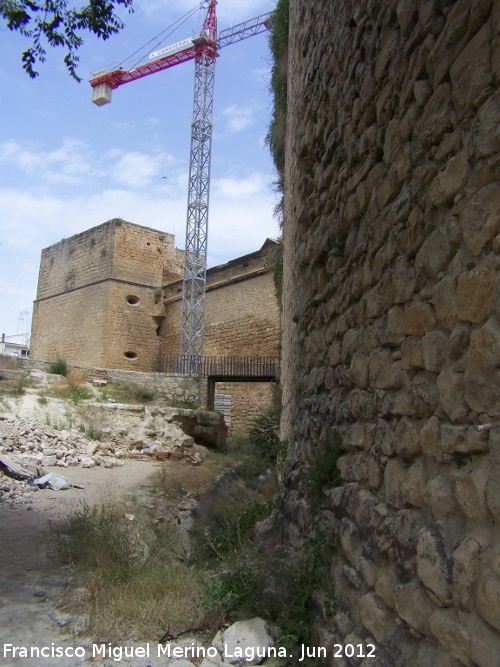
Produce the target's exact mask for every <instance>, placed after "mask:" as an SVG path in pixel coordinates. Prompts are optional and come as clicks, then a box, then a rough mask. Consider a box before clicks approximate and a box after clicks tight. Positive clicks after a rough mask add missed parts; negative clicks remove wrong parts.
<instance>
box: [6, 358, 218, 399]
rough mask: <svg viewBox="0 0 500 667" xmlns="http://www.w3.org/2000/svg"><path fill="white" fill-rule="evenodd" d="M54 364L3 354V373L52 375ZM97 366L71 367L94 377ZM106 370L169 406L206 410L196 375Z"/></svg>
mask: <svg viewBox="0 0 500 667" xmlns="http://www.w3.org/2000/svg"><path fill="white" fill-rule="evenodd" d="M49 367H50V362H47V361H36V360H35V359H31V358H30V357H15V358H13V357H12V356H11V355H6V354H5V355H4V354H0V369H3V368H7V369H11V368H12V369H16V371H19V370H22V371H31V370H33V371H35V370H38V371H44V372H45V373H48V372H49ZM94 369H95V367H94V366H71V367H70V371H71V370H77V371H85V372H86V373H90V372H91V371H93V370H94ZM101 370H106V371H107V374H108V378H109V381H110V382H123V383H126V384H137V385H139V386H141V387H149V388H151V387H153V388H154V389H155V390H156V391H157V393H158V394H159V395H160V396H163V397H164V398H165V401H166V402H167V405H172V406H177V405H178V406H179V407H183V406H182V404H184V403H187V404H192V406H194V405H195V404H196V405H197V406H199V407H200V408H202V409H203V408H205V407H206V396H207V386H206V381H205V380H204V379H203V378H200V377H199V376H195V375H180V374H178V373H143V372H140V371H125V370H118V369H116V368H107V369H105V368H102V369H101Z"/></svg>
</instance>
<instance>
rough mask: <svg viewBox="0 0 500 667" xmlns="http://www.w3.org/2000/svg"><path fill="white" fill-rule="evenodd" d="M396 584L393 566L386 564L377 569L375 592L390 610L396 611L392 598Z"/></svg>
mask: <svg viewBox="0 0 500 667" xmlns="http://www.w3.org/2000/svg"><path fill="white" fill-rule="evenodd" d="M396 582H397V577H396V572H395V569H394V566H393V565H391V564H389V563H388V564H386V565H385V566H384V567H383V568H381V569H380V568H379V573H378V576H377V580H376V582H375V592H376V593H377V595H378V596H379V598H381V599H382V600H383V601H384V602H385V604H386V605H387V606H388V607H390V608H391V609H396V600H395V598H394V589H395V586H396Z"/></svg>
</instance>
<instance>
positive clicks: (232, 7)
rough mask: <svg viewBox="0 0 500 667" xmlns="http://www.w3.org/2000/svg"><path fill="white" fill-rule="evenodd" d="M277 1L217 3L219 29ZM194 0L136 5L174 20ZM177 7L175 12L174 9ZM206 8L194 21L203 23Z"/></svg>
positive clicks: (160, 0)
mask: <svg viewBox="0 0 500 667" xmlns="http://www.w3.org/2000/svg"><path fill="white" fill-rule="evenodd" d="M275 4H276V3H275V2H274V1H273V2H270V0H224V2H219V4H218V5H217V18H218V24H219V30H224V29H225V28H227V27H229V26H231V25H234V24H236V23H241V22H243V21H247V20H248V19H251V18H254V17H255V16H260V14H265V13H267V12H271V11H272V10H273V9H274V7H275ZM193 5H194V3H193V0H177V2H176V3H175V4H174V5H172V0H136V1H135V2H134V7H135V9H136V12H141V13H144V14H145V15H146V16H148V17H158V16H162V15H163V16H165V15H167V16H169V18H170V19H172V16H174V19H173V20H176V19H179V18H180V17H181V16H183V15H184V14H185V13H187V12H189V11H190V10H191V9H193ZM173 8H175V13H174V11H173ZM205 14H206V10H204V11H203V12H196V13H195V15H194V23H196V22H197V21H198V23H200V24H201V22H202V20H203V17H204V16H205Z"/></svg>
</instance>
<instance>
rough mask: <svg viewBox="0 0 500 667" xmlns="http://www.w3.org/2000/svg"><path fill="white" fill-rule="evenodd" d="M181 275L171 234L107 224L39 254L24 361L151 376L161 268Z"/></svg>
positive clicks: (118, 222)
mask: <svg viewBox="0 0 500 667" xmlns="http://www.w3.org/2000/svg"><path fill="white" fill-rule="evenodd" d="M165 266H168V267H169V271H170V274H171V275H173V276H175V277H179V276H181V275H182V271H183V269H182V262H181V260H180V256H179V251H178V250H176V248H175V246H174V237H173V235H171V234H166V233H162V232H160V231H157V230H154V229H149V228H147V227H141V226H139V225H134V224H132V223H129V222H125V221H124V220H119V219H114V220H110V221H108V222H106V223H104V224H102V225H99V226H98V227H93V228H92V229H89V230H87V231H85V232H82V233H81V234H76V235H75V236H72V237H71V238H69V239H64V240H63V241H60V242H59V243H56V244H54V245H52V246H50V247H49V248H45V249H44V250H43V251H42V258H41V263H40V273H39V279H38V290H37V299H36V301H35V305H34V310H33V325H32V338H31V351H30V353H31V355H32V357H33V358H34V359H37V360H42V361H53V360H55V359H56V358H57V357H62V358H63V359H65V360H66V361H67V362H68V363H70V364H73V365H74V364H77V365H78V364H79V365H93V366H105V367H108V368H123V369H126V370H134V371H145V372H147V371H151V370H152V369H153V368H154V364H155V359H156V354H157V352H158V349H159V338H158V337H157V333H156V328H157V322H155V320H154V319H153V316H155V315H158V314H159V308H160V307H159V306H158V305H157V304H156V301H159V296H155V290H158V289H159V288H160V286H161V285H162V281H163V279H164V267H165Z"/></svg>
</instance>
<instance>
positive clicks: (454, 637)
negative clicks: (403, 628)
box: [429, 609, 474, 667]
mask: <svg viewBox="0 0 500 667" xmlns="http://www.w3.org/2000/svg"><path fill="white" fill-rule="evenodd" d="M429 625H430V629H431V631H432V634H433V635H434V636H435V637H436V639H437V640H438V641H439V643H440V644H441V646H442V647H443V648H444V650H445V651H446V652H447V653H448V655H451V656H452V657H453V658H456V659H457V660H460V662H462V663H463V664H464V665H466V666H467V667H474V663H473V661H472V660H471V657H470V640H471V637H470V630H468V629H467V625H466V622H465V623H462V622H461V619H460V618H459V616H458V614H457V612H456V610H454V609H436V610H435V611H434V612H433V613H432V614H431V616H430V618H429Z"/></svg>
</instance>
